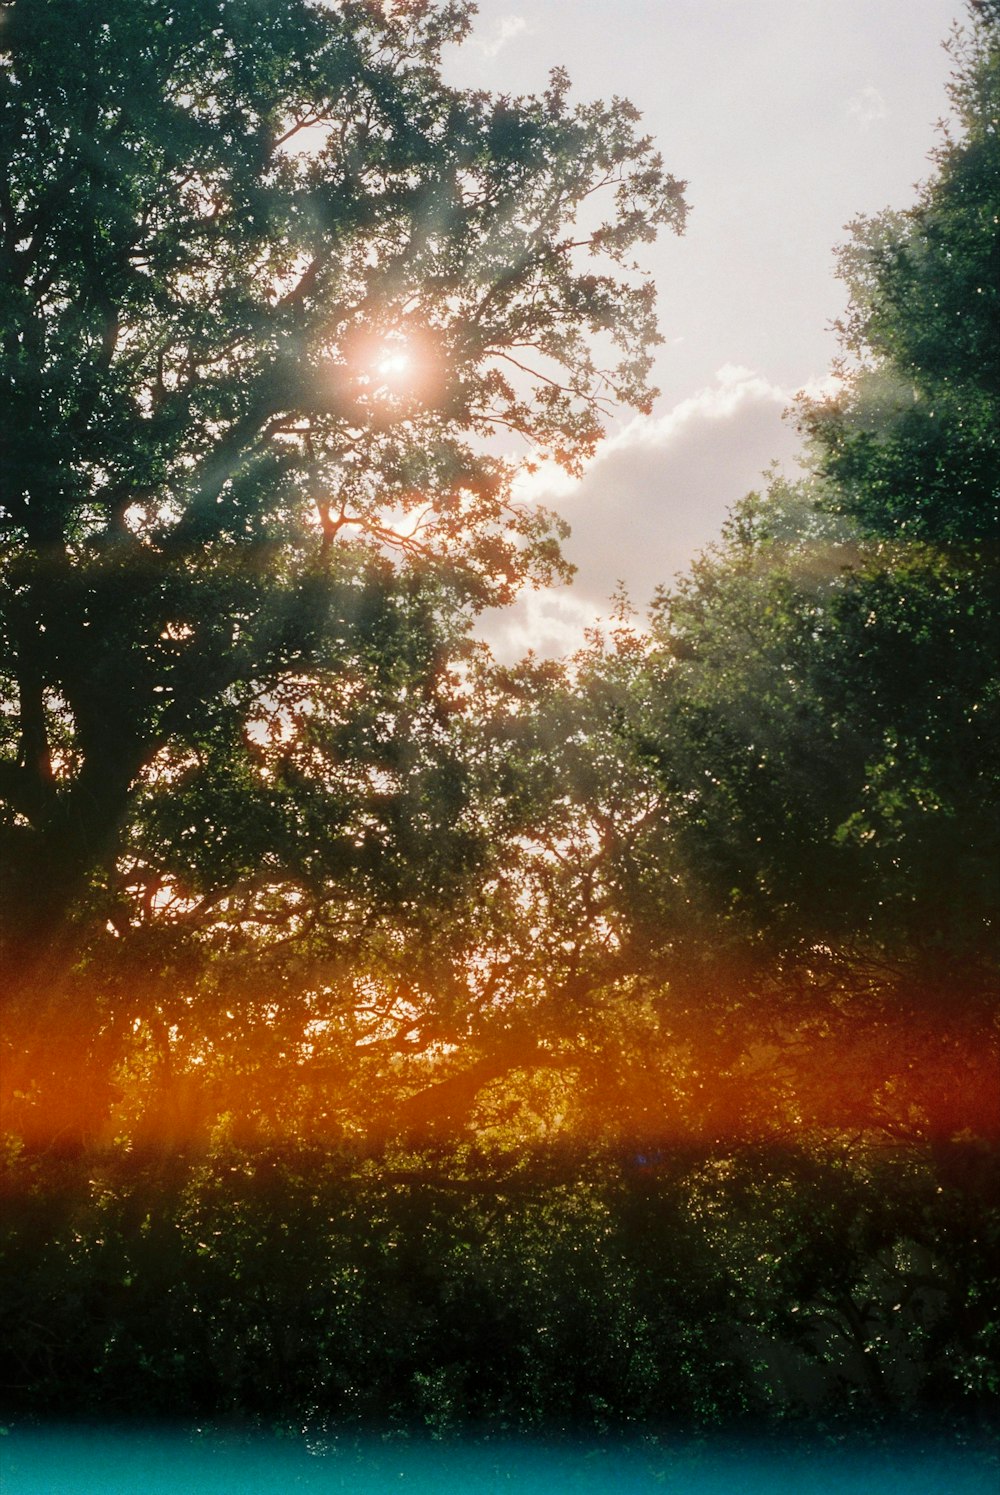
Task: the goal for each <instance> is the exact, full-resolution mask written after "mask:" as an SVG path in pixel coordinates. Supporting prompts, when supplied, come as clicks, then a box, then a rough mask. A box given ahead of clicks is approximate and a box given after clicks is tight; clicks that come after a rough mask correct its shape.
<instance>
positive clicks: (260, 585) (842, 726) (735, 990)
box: [0, 0, 1000, 1428]
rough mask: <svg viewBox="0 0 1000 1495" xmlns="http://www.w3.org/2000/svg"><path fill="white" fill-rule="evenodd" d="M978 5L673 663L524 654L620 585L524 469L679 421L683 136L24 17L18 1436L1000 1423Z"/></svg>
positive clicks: (142, 7) (110, 26) (199, 16)
mask: <svg viewBox="0 0 1000 1495" xmlns="http://www.w3.org/2000/svg"><path fill="white" fill-rule="evenodd" d="M977 15H978V19H976V20H975V21H974V22H973V23H972V24H971V26H970V28H969V30H968V31H967V32H965V33H962V34H959V35H958V36H957V37H956V38H955V39H954V40H953V43H952V47H953V56H954V61H955V69H956V71H955V78H954V87H953V104H954V109H955V120H954V123H953V126H952V133H951V134H948V135H946V136H945V137H944V139H943V143H942V145H941V147H940V149H939V151H938V153H937V158H936V161H935V169H934V174H933V176H932V178H931V179H930V181H929V182H928V184H927V185H926V187H925V188H924V189H923V190H922V193H921V196H920V199H919V200H918V202H917V204H916V206H915V207H914V208H913V209H912V210H911V211H910V212H908V213H905V214H894V215H885V216H883V217H881V218H878V219H875V220H871V221H866V222H863V223H859V224H858V225H856V226H855V228H854V233H853V236H852V239H851V242H850V244H849V245H848V246H847V247H846V248H845V250H844V251H843V267H844V274H845V277H846V279H847V281H848V284H849V287H850V291H851V301H850V307H849V311H848V314H847V316H846V318H845V321H844V326H843V333H844V341H845V362H844V364H843V366H842V367H841V368H840V369H839V371H838V373H839V378H838V382H837V392H836V393H835V394H834V395H832V396H831V397H829V398H828V399H826V400H823V401H816V402H811V403H810V402H803V404H802V405H801V407H800V410H799V418H800V421H801V424H802V429H803V432H804V435H805V436H806V438H807V442H808V467H807V471H806V473H805V475H804V476H803V478H802V479H801V480H799V481H797V482H791V481H788V480H786V479H775V480H774V481H773V482H772V483H771V484H770V485H769V487H768V488H767V490H766V491H765V492H763V493H762V494H756V495H751V496H750V497H749V498H747V499H745V500H744V501H743V502H742V503H740V504H737V505H736V507H735V508H734V510H733V513H732V517H731V520H730V522H729V524H728V525H727V527H726V530H725V532H724V534H723V536H722V537H721V539H720V542H719V544H718V545H717V546H716V547H714V548H713V549H712V550H710V551H709V552H708V553H707V554H706V555H704V556H702V557H701V558H700V559H699V560H698V561H697V562H696V563H695V565H694V566H693V567H692V568H691V571H690V573H689V574H688V576H687V577H686V579H684V580H683V581H682V582H681V583H680V584H679V585H678V586H676V587H675V588H673V589H672V590H670V591H664V592H663V593H662V594H661V595H660V596H659V597H658V599H657V601H656V603H655V605H654V607H653V609H652V612H651V615H650V618H649V620H648V627H645V628H644V627H639V626H638V625H637V624H636V622H635V620H634V618H633V617H632V615H631V614H630V610H629V607H628V605H627V603H626V602H625V601H624V600H623V602H622V605H621V608H620V614H619V617H618V620H617V623H616V625H615V626H614V627H613V628H611V629H610V630H609V631H608V632H607V633H606V634H603V635H601V634H598V633H596V632H595V634H594V636H593V638H592V639H591V641H590V643H589V645H588V647H587V648H586V649H584V650H583V651H582V652H581V653H580V654H579V655H578V656H577V657H575V658H573V659H571V660H567V661H563V662H561V663H542V662H539V661H537V660H535V659H532V658H529V659H527V660H525V661H522V662H521V663H520V664H519V665H517V666H516V667H512V668H508V669H501V668H499V667H498V666H496V664H495V663H494V662H493V661H492V659H491V658H490V656H489V653H488V651H487V650H486V649H485V648H484V647H483V646H481V645H477V644H475V643H474V642H473V641H472V635H471V633H470V627H469V620H470V617H471V616H472V615H473V614H474V613H475V611H476V610H477V609H478V608H480V607H481V606H483V605H484V604H486V603H487V602H494V601H497V600H503V599H504V598H506V597H509V596H510V595H512V594H513V592H514V591H515V590H516V588H517V587H518V586H519V585H521V584H523V583H524V582H525V581H526V580H527V579H528V578H530V577H532V576H534V577H536V578H542V579H544V578H545V577H547V576H550V575H551V574H553V572H554V571H557V570H558V568H559V566H560V564H561V563H560V561H559V557H558V549H557V545H556V540H557V531H556V527H554V525H553V523H552V522H551V521H550V520H549V519H548V518H547V517H546V516H544V515H538V514H534V513H529V512H527V511H525V510H522V509H519V508H518V507H517V506H516V505H515V504H513V502H512V500H511V496H510V482H511V478H512V471H513V469H512V466H511V464H510V463H509V462H508V461H506V460H505V459H503V458H502V456H500V455H498V454H497V451H496V449H495V448H491V447H490V445H489V437H490V435H491V433H495V432H496V431H497V430H508V431H509V430H511V429H513V430H515V431H517V432H518V433H520V434H521V435H522V436H524V437H527V438H528V440H529V441H530V442H531V443H532V444H533V445H534V446H535V448H536V449H537V450H540V451H549V452H552V453H554V454H555V455H557V456H558V457H559V458H560V460H563V461H564V462H565V463H566V464H567V465H569V466H570V467H572V466H573V465H574V463H576V462H578V461H579V460H580V458H581V457H582V456H583V455H585V454H586V453H587V452H588V451H589V450H590V449H591V448H592V446H593V443H594V442H595V441H596V439H597V437H598V435H599V432H600V425H601V418H602V412H603V408H604V398H605V395H606V394H610V395H613V396H614V397H615V398H617V399H619V400H625V401H628V402H631V403H633V404H636V405H638V406H639V407H640V408H642V407H643V406H644V405H645V404H646V403H647V401H648V398H649V391H648V390H647V389H646V386H645V376H646V373H647V371H648V364H647V350H648V347H649V344H650V342H651V340H652V339H653V337H654V327H653V323H652V320H651V317H652V303H651V296H650V292H649V289H648V287H647V286H646V285H645V284H644V283H642V282H641V280H639V279H638V278H637V276H636V273H635V271H634V267H632V266H631V263H630V255H631V251H632V246H633V245H634V244H636V243H638V242H641V241H642V240H643V239H645V238H647V237H648V236H649V235H650V234H651V233H652V232H653V230H654V229H655V227H656V226H657V225H658V224H660V223H668V224H670V225H671V226H673V227H678V226H679V225H680V222H681V217H682V212H683V203H682V201H681V198H680V195H679V189H678V186H677V184H676V183H674V182H673V180H672V179H671V178H669V177H666V176H665V175H664V174H663V171H662V168H661V166H660V163H659V160H658V158H657V157H656V156H655V155H654V154H653V153H652V148H651V146H650V144H649V142H647V141H645V140H643V139H642V138H641V137H639V136H637V135H636V133H635V130H634V125H635V120H634V116H633V114H632V112H631V111H630V110H629V109H628V108H627V106H623V105H621V104H620V102H616V103H615V105H613V106H612V107H611V108H605V107H604V106H596V105H595V106H587V107H583V108H580V107H577V106H573V105H571V104H570V103H569V101H568V92H567V85H566V82H565V80H564V79H563V78H562V77H561V76H557V77H556V78H554V79H553V83H552V88H551V90H550V92H549V93H547V94H546V95H545V97H544V98H542V99H527V100H509V99H505V100H492V99H487V98H485V97H484V96H481V95H465V94H462V93H459V92H456V91H455V90H452V89H449V88H448V87H446V85H445V84H444V83H443V81H442V79H441V76H440V72H439V60H440V47H441V45H442V43H443V42H444V41H445V40H448V39H455V38H457V37H459V36H460V35H461V34H462V32H463V28H464V27H465V25H466V23H467V7H466V6H465V5H464V4H444V3H416V0H413V3H407V4H395V5H391V6H390V5H386V6H381V5H372V4H360V3H359V4H353V3H350V4H348V3H345V4H342V5H339V6H335V7H334V6H328V5H323V6H319V5H311V4H308V3H306V0H284V3H281V4H279V3H277V0H259V3H255V4H250V3H237V0H213V3H212V4H209V5H206V4H204V3H199V4H197V5H196V4H193V3H192V4H179V3H177V0H142V3H141V4H132V5H128V6H126V5H124V4H117V3H112V0H105V3H103V4H102V5H101V6H99V7H97V8H96V9H95V8H93V7H92V8H91V10H90V12H89V13H88V16H87V18H86V19H84V18H83V15H82V12H81V11H80V10H79V8H78V7H75V6H72V5H63V4H62V3H61V0H50V3H47V4H43V3H42V0H17V3H16V4H15V5H13V6H8V7H7V8H6V12H5V17H6V20H5V28H6V29H5V31H4V34H3V42H4V46H5V48H6V54H5V55H6V62H5V70H4V72H3V74H2V84H3V89H4V101H5V110H6V112H5V115H4V125H3V129H4V132H5V133H4V141H5V147H6V150H7V154H8V159H9V163H10V169H9V172H8V181H9V187H8V188H7V190H6V197H5V199H4V201H3V203H0V211H2V213H3V215H4V222H5V225H6V230H5V234H6V236H5V241H4V242H5V249H4V253H5V256H6V259H5V265H6V270H7V279H6V281H5V290H4V293H3V294H4V296H5V297H6V298H7V299H6V302H5V306H6V307H7V322H6V325H7V326H8V328H9V332H8V336H7V338H6V341H5V343H4V347H3V354H2V358H3V363H2V370H0V372H2V377H3V380H4V389H5V398H7V400H8V402H9V407H10V410H11V412H12V419H11V420H10V421H9V422H7V424H6V426H5V431H4V440H5V442H6V444H7V445H6V450H5V453H4V482H5V497H4V501H3V502H4V507H3V515H2V518H3V525H4V564H5V567H6V569H5V572H4V578H5V580H4V586H5V588H6V590H5V593H4V605H5V613H4V623H3V627H4V630H5V633H4V641H5V668H8V669H9V676H8V677H5V683H4V688H3V703H4V708H5V712H6V715H5V722H6V726H5V727H4V732H5V733H6V738H5V745H6V747H7V758H6V761H5V765H4V767H3V778H2V781H0V783H2V787H3V788H4V789H5V791H7V795H8V797H7V801H6V803H7V809H6V812H5V813H6V819H5V820H4V821H3V822H2V826H0V831H2V835H3V837H4V848H5V854H6V857H7V860H8V863H9V866H10V869H11V874H10V877H9V879H8V882H7V884H6V888H5V893H4V897H5V900H6V902H5V910H4V911H5V918H6V928H7V939H8V947H7V948H8V956H9V963H10V969H11V970H12V972H13V974H14V979H13V981H12V983H11V992H10V996H9V1014H8V1023H7V1026H6V1031H5V1041H6V1043H7V1056H6V1064H5V1075H4V1080H5V1087H6V1094H5V1105H6V1118H5V1119H6V1126H7V1129H8V1133H7V1134H8V1139H9V1141H8V1146H9V1155H10V1163H11V1166H10V1175H9V1176H10V1184H9V1188H10V1203H11V1208H10V1209H9V1210H8V1212H7V1220H8V1224H7V1236H6V1245H7V1251H8V1261H9V1264H10V1268H11V1273H10V1282H11V1287H10V1289H9V1291H8V1295H7V1300H6V1307H5V1309H4V1314H5V1317H4V1324H5V1332H6V1334H7V1338H8V1341H9V1343H10V1344H11V1345H12V1347H13V1349H12V1354H11V1359H10V1370H9V1373H8V1375H7V1378H6V1392H7V1396H8V1398H9V1399H10V1400H11V1402H12V1404H13V1405H14V1406H15V1407H16V1408H17V1409H18V1410H24V1409H26V1408H28V1407H30V1406H34V1407H36V1408H38V1409H41V1410H44V1411H46V1412H58V1411H64V1410H70V1409H72V1410H75V1411H82V1412H88V1413H94V1412H105V1413H107V1412H114V1413H116V1414H117V1413H122V1412H129V1411H133V1410H135V1409H136V1408H137V1407H140V1406H141V1408H142V1409H144V1410H147V1411H148V1410H156V1411H162V1412H165V1413H168V1412H169V1413H181V1414H191V1413H198V1414H199V1415H208V1414H213V1415H230V1414H246V1415H252V1416H255V1417H262V1418H267V1417H277V1418H288V1419H291V1420H294V1419H296V1418H298V1419H302V1418H307V1419H312V1420H313V1421H315V1422H316V1423H318V1424H326V1423H330V1422H355V1423H357V1422H365V1421H368V1422H383V1423H384V1422H386V1421H388V1422H392V1423H400V1424H411V1423H413V1422H421V1421H422V1422H425V1423H427V1424H429V1425H430V1426H432V1427H435V1428H445V1427H451V1426H456V1425H458V1424H460V1423H463V1422H468V1421H485V1422H487V1423H488V1424H490V1425H494V1426H503V1427H539V1426H551V1425H554V1424H559V1425H563V1424H568V1423H574V1424H589V1425H593V1426H599V1427H621V1426H625V1425H628V1424H630V1423H638V1424H642V1425H650V1424H673V1425H685V1426H692V1425H699V1426H707V1425H713V1424H718V1423H720V1422H724V1421H727V1420H729V1419H732V1418H750V1419H760V1418H762V1417H777V1418H802V1417H807V1418H812V1419H816V1418H828V1417H831V1416H834V1415H836V1414H838V1413H839V1414H843V1415H848V1416H853V1417H857V1416H859V1415H861V1414H862V1413H864V1414H865V1415H872V1416H876V1417H882V1418H885V1417H889V1416H893V1415H903V1414H906V1415H911V1414H912V1415H914V1416H918V1417H922V1416H925V1415H926V1414H927V1412H928V1409H930V1408H931V1407H936V1408H937V1409H938V1410H940V1411H942V1412H944V1413H946V1414H947V1415H952V1414H954V1415H958V1414H962V1413H968V1412H978V1411H979V1410H981V1409H984V1408H985V1407H986V1405H987V1402H988V1399H989V1396H990V1395H991V1393H995V1391H996V1388H997V1369H996V1356H997V1346H998V1329H997V1323H998V1320H997V1316H996V1297H997V1287H998V1283H997V1279H996V1269H995V1260H996V1247H997V1245H998V1240H1000V1215H998V1212H997V1200H996V1198H995V1191H993V1192H991V1185H990V1182H989V1180H990V1178H991V1176H992V1175H991V1171H990V1163H991V1158H992V1155H993V1153H994V1151H995V1146H996V1143H997V1141H998V1138H1000V1100H998V1087H997V1083H996V1076H997V1066H998V1035H997V1026H996V992H997V945H996V909H997V907H998V906H1000V886H998V868H1000V817H998V803H997V798H998V796H997V788H998V782H1000V763H998V760H997V744H998V742H1000V722H998V720H997V716H998V711H1000V689H998V676H997V658H998V652H1000V651H998V645H1000V630H998V625H997V616H998V614H997V605H996V604H997V580H998V578H997V569H996V568H997V554H996V541H997V504H998V495H1000V447H998V436H997V433H998V431H1000V420H998V416H1000V409H998V403H1000V385H998V382H997V377H996V375H997V367H996V341H995V328H996V311H997V305H996V303H997V298H998V289H997V280H996V276H995V273H994V270H995V264H996V256H997V252H998V245H1000V235H998V217H1000V198H998V187H997V184H998V182H1000V139H998V90H1000V55H998V38H997V25H996V22H995V18H994V17H993V15H992V11H991V10H990V8H989V7H979V8H978V11H977ZM57 17H58V19H59V23H60V29H59V31H58V43H57V42H56V40H55V38H56V34H57V33H56V31H55V30H54V20H55V18H57ZM102 18H103V19H102ZM251 39H252V42H253V45H252V46H251V45H250V40H251ZM601 186H603V187H606V188H609V189H610V191H611V193H612V195H613V207H612V210H611V216H610V219H609V222H608V223H606V224H605V225H603V226H602V227H598V228H588V229H587V230H582V229H575V228H573V226H572V225H573V221H574V219H575V217H576V214H577V210H578V209H579V208H581V206H582V204H583V203H584V200H585V199H589V197H590V194H591V193H592V192H593V191H594V190H595V189H597V188H598V187H601ZM587 212H588V214H589V212H590V209H589V207H588V209H587ZM590 221H591V219H590V218H589V216H588V218H587V222H588V223H589V222H590ZM615 345H617V352H616V351H615Z"/></svg>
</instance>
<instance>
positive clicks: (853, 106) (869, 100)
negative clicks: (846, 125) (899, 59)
mask: <svg viewBox="0 0 1000 1495" xmlns="http://www.w3.org/2000/svg"><path fill="white" fill-rule="evenodd" d="M888 115H889V106H888V104H887V103H886V101H885V99H884V98H883V97H882V95H881V94H880V93H879V91H878V89H877V88H875V87H874V86H873V85H872V84H871V83H867V84H866V85H865V87H864V88H863V89H862V90H861V92H860V93H857V94H855V95H854V98H853V99H849V100H848V102H847V117H848V118H849V119H854V120H857V122H858V124H859V125H860V126H861V128H862V129H863V130H867V129H868V128H869V126H870V125H873V124H875V123H876V121H877V120H880V119H887V118H888Z"/></svg>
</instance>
